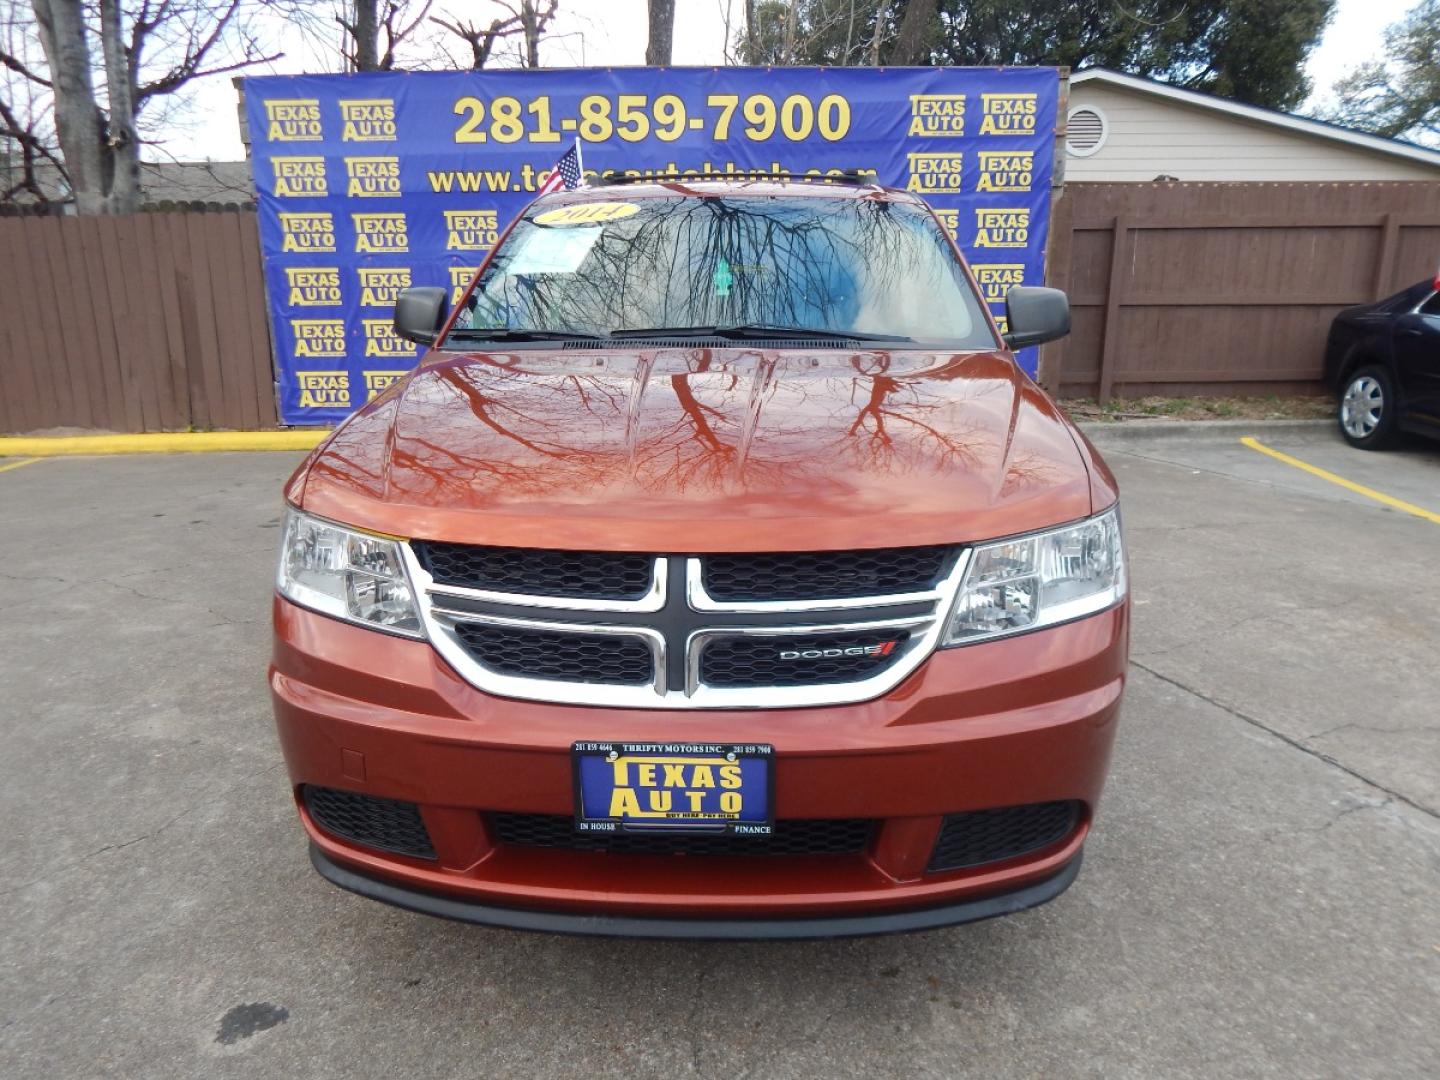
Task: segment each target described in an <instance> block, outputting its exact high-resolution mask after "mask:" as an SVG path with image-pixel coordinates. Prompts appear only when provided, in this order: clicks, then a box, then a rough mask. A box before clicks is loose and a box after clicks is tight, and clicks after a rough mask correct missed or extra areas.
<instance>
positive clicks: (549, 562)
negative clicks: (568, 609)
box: [413, 540, 655, 600]
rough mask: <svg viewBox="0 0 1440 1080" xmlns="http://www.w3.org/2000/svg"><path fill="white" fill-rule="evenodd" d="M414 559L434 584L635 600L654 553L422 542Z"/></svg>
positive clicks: (642, 590) (645, 589)
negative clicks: (638, 553) (433, 580)
mask: <svg viewBox="0 0 1440 1080" xmlns="http://www.w3.org/2000/svg"><path fill="white" fill-rule="evenodd" d="M413 546H414V549H415V557H416V558H417V559H419V560H420V565H421V566H423V567H424V568H425V569H426V570H427V571H429V573H430V576H431V577H433V578H434V579H435V582H436V584H438V585H453V586H457V587H460V588H466V589H488V590H490V591H491V592H511V593H530V594H531V595H534V596H573V597H589V598H591V599H597V600H638V599H640V598H641V597H643V596H644V595H645V594H646V593H648V592H649V591H650V570H651V564H652V563H653V562H654V561H655V559H654V556H653V555H635V554H631V553H629V552H624V551H616V552H611V551H548V550H542V549H539V548H509V547H475V546H472V545H470V544H442V543H439V542H437V541H431V540H420V541H416V542H415V544H414V545H413Z"/></svg>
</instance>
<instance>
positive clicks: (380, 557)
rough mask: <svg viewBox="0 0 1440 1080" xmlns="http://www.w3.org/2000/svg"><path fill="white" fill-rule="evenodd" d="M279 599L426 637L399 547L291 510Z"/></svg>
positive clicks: (278, 584) (287, 514) (278, 583)
mask: <svg viewBox="0 0 1440 1080" xmlns="http://www.w3.org/2000/svg"><path fill="white" fill-rule="evenodd" d="M275 586H276V588H278V589H279V590H280V595H281V596H283V597H285V598H286V599H287V600H293V601H294V602H295V603H297V604H299V605H301V606H302V607H307V608H312V609H313V610H315V611H319V612H322V613H324V614H326V615H334V616H335V617H336V618H337V619H346V620H348V621H349V622H353V623H359V624H361V625H362V626H372V627H376V628H378V629H381V630H389V631H390V632H391V633H395V634H406V635H408V636H410V637H422V636H423V635H422V633H421V631H420V617H419V615H418V614H417V613H416V610H415V595H414V593H413V592H412V591H411V588H410V580H409V578H408V577H406V574H405V562H404V560H403V559H402V558H401V557H400V543H399V541H397V540H391V539H390V538H388V537H384V536H376V535H374V534H373V533H363V532H356V531H355V530H354V529H346V528H344V527H342V526H340V525H336V524H333V523H332V522H329V521H323V520H321V519H320V518H314V517H311V516H310V515H309V514H302V513H301V512H300V511H298V510H294V509H291V508H288V507H287V508H286V512H285V539H284V542H283V543H282V544H281V545H280V572H279V574H278V575H277V577H276V581H275Z"/></svg>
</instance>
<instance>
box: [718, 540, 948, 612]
mask: <svg viewBox="0 0 1440 1080" xmlns="http://www.w3.org/2000/svg"><path fill="white" fill-rule="evenodd" d="M950 552H951V549H950V548H948V547H915V548H882V549H878V550H874V551H802V552H795V553H787V554H771V555H707V556H705V557H704V581H705V591H706V592H708V593H709V594H710V595H711V597H713V598H714V599H716V600H729V601H735V600H838V599H843V598H846V597H853V596H882V595H884V594H886V593H904V592H922V591H924V590H925V589H929V588H933V587H934V586H935V585H936V584H937V583H938V582H939V581H940V578H941V577H942V576H943V575H944V573H945V571H946V570H947V569H948V564H949V562H950Z"/></svg>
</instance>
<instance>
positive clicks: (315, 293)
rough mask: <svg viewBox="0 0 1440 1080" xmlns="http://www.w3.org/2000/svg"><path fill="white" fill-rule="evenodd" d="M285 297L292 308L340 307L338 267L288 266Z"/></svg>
mask: <svg viewBox="0 0 1440 1080" xmlns="http://www.w3.org/2000/svg"><path fill="white" fill-rule="evenodd" d="M285 285H286V290H285V295H286V300H287V302H288V304H289V306H290V307H338V306H339V304H340V268H339V267H338V266H287V267H286V268H285Z"/></svg>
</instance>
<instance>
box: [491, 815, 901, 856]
mask: <svg viewBox="0 0 1440 1080" xmlns="http://www.w3.org/2000/svg"><path fill="white" fill-rule="evenodd" d="M490 823H491V826H492V827H493V829H494V831H495V839H496V840H498V841H499V842H500V843H502V844H514V845H515V846H517V847H541V848H563V849H566V850H569V851H608V852H611V853H613V854H623V855H858V854H860V852H862V851H864V850H865V845H866V844H867V843H869V841H870V834H871V833H872V832H873V831H874V826H875V823H874V822H873V821H870V820H867V819H857V818H833V819H831V818H825V819H814V820H806V819H800V818H794V819H790V820H782V821H777V822H776V823H775V832H774V834H773V835H771V836H727V835H719V836H701V835H694V836H657V835H653V834H652V835H642V834H639V833H577V832H576V831H575V826H574V823H573V822H572V820H571V819H570V818H569V817H566V816H564V815H559V814H492V815H491V816H490Z"/></svg>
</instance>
